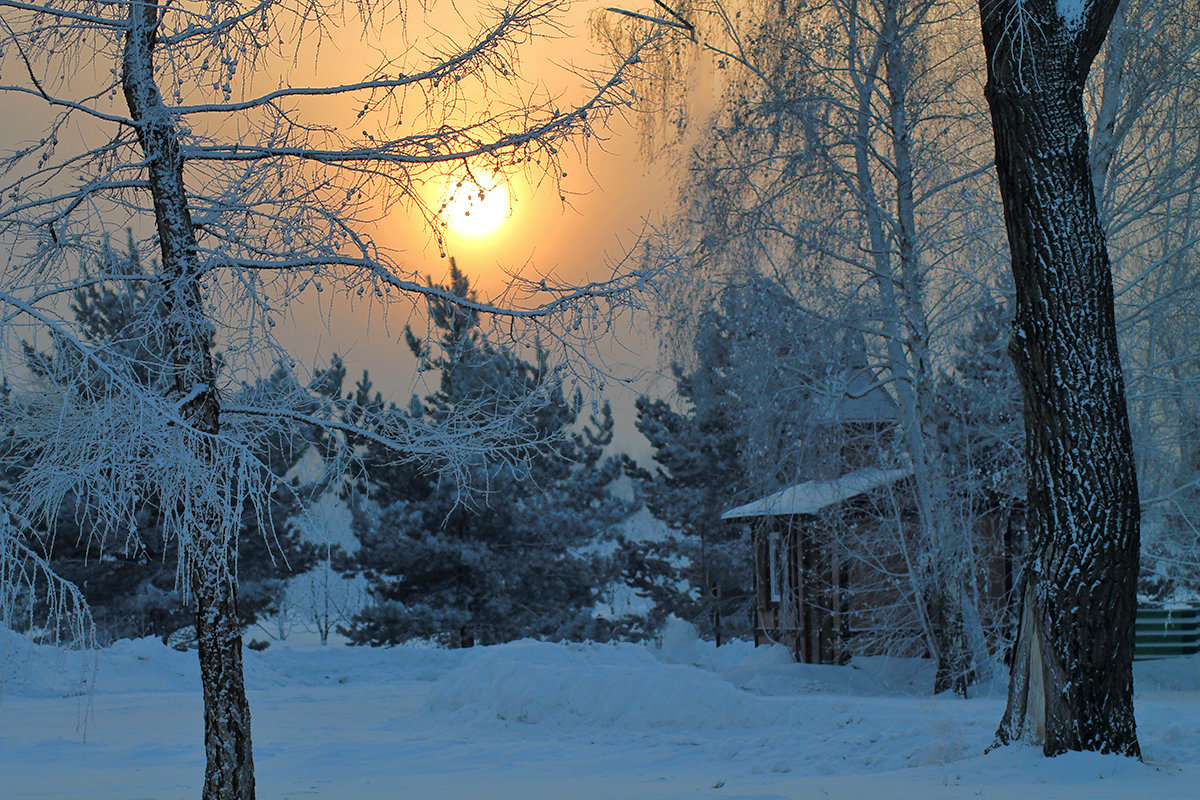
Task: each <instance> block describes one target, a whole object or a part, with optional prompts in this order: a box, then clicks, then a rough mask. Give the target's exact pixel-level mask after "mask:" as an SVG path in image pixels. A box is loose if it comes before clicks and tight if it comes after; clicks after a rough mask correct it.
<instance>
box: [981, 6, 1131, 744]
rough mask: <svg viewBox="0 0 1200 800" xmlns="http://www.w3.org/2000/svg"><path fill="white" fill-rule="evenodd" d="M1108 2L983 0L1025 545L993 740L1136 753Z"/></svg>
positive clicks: (1127, 456)
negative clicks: (1103, 63)
mask: <svg viewBox="0 0 1200 800" xmlns="http://www.w3.org/2000/svg"><path fill="white" fill-rule="evenodd" d="M1116 5H1117V0H1089V2H1087V3H1086V4H1085V5H1084V7H1083V9H1082V10H1081V11H1080V14H1079V16H1078V18H1077V19H1069V20H1068V19H1064V18H1063V17H1062V16H1060V13H1059V8H1058V6H1057V5H1056V3H1055V0H1000V1H999V2H993V0H987V2H981V3H980V11H981V17H982V27H983V40H984V45H985V50H986V54H987V68H988V83H987V89H986V92H987V99H988V102H989V104H990V106H991V111H992V125H993V128H994V131H995V136H996V170H997V173H998V175H999V179H1000V190H1001V196H1002V197H1003V200H1004V216H1005V223H1006V225H1007V228H1008V238H1009V244H1010V247H1011V250H1012V269H1013V277H1014V281H1015V284H1016V291H1017V303H1016V319H1015V320H1014V323H1013V334H1012V340H1011V342H1010V346H1009V349H1010V354H1011V355H1012V357H1013V360H1014V362H1015V363H1016V368H1017V373H1018V375H1019V377H1020V379H1021V386H1022V393H1023V397H1024V406H1025V435H1026V444H1025V458H1026V470H1027V480H1028V520H1027V522H1028V531H1029V538H1030V556H1029V563H1028V565H1027V569H1028V582H1027V584H1026V588H1025V590H1024V592H1023V604H1022V610H1021V615H1020V619H1021V622H1020V628H1019V632H1018V639H1017V645H1016V649H1015V651H1014V659H1013V668H1012V681H1011V684H1010V687H1009V703H1008V709H1007V711H1006V712H1005V716H1004V720H1003V721H1002V723H1001V726H1000V730H999V732H998V733H997V740H998V741H999V742H1000V743H1006V742H1009V741H1012V740H1015V739H1024V740H1031V741H1040V742H1041V743H1042V744H1043V747H1044V750H1045V752H1046V754H1047V755H1054V754H1056V753H1060V752H1064V751H1067V750H1098V751H1101V752H1115V753H1122V754H1127V755H1137V754H1138V742H1137V736H1136V731H1135V726H1134V715H1133V677H1132V665H1133V625H1134V615H1135V612H1136V596H1135V583H1136V579H1137V569H1138V526H1139V509H1138V490H1137V478H1136V475H1135V471H1134V461H1133V450H1132V444H1131V440H1130V434H1129V421H1128V417H1127V412H1126V406H1125V389H1124V381H1123V378H1122V374H1121V365H1120V361H1119V359H1118V354H1117V338H1116V326H1115V323H1114V315H1113V293H1112V275H1111V269H1110V263H1109V258H1108V252H1107V249H1106V247H1105V241H1104V232H1103V229H1102V227H1101V224H1100V220H1099V217H1098V215H1097V210H1096V203H1095V197H1094V193H1093V190H1092V176H1091V170H1090V168H1089V162H1088V125H1087V122H1086V120H1085V117H1084V111H1083V102H1082V99H1083V89H1084V81H1085V79H1086V77H1087V73H1088V70H1089V69H1090V67H1091V64H1092V61H1093V60H1094V58H1095V56H1096V54H1097V52H1098V51H1099V49H1100V46H1101V44H1103V41H1104V36H1105V32H1106V30H1107V28H1108V25H1109V23H1110V22H1111V20H1112V17H1113V14H1114V12H1115V10H1116Z"/></svg>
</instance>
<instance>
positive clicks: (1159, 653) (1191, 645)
mask: <svg viewBox="0 0 1200 800" xmlns="http://www.w3.org/2000/svg"><path fill="white" fill-rule="evenodd" d="M1192 653H1200V606H1196V605H1192V606H1183V607H1180V608H1139V609H1138V612H1137V638H1136V646H1135V647H1134V650H1133V657H1134V660H1136V661H1143V660H1146V659H1150V658H1168V657H1170V656H1186V655H1191V654H1192Z"/></svg>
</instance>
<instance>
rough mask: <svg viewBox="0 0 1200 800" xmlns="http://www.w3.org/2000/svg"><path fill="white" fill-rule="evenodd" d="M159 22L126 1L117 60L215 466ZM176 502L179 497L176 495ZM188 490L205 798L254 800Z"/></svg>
mask: <svg viewBox="0 0 1200 800" xmlns="http://www.w3.org/2000/svg"><path fill="white" fill-rule="evenodd" d="M158 23H159V6H158V3H157V2H149V1H145V0H134V2H133V3H132V4H131V6H130V9H129V27H128V31H127V33H126V37H125V50H124V55H123V61H122V88H123V90H124V94H125V100H126V102H127V104H128V106H129V110H130V113H131V117H132V119H133V120H134V122H135V124H136V125H137V135H138V141H139V143H140V145H141V148H142V152H143V154H144V155H145V157H146V165H147V173H148V179H149V185H150V192H151V195H152V198H153V202H154V216H155V224H156V226H157V231H158V238H159V243H160V247H161V256H162V264H161V267H160V270H161V272H160V277H161V279H162V282H163V288H164V291H165V296H166V303H165V305H166V319H167V328H168V330H167V339H168V345H169V351H168V354H167V357H168V359H169V360H170V362H171V364H172V366H173V368H174V371H175V376H174V387H173V394H174V395H175V397H176V399H177V400H178V401H179V404H180V411H181V413H182V415H183V417H184V418H185V419H186V420H187V421H188V422H189V423H190V425H191V429H192V432H191V436H190V438H189V441H188V446H189V447H190V448H192V450H193V455H194V456H195V459H196V461H197V462H198V463H200V464H204V465H207V466H208V468H211V469H221V468H222V466H221V465H220V464H219V463H217V459H216V458H215V456H214V453H213V449H212V438H211V437H212V436H214V435H215V434H217V433H218V431H219V428H220V399H219V397H218V394H217V388H216V367H215V364H214V362H213V358H212V353H211V351H210V348H209V328H210V325H209V323H208V319H207V317H206V315H205V310H204V306H203V299H202V296H201V291H200V275H201V268H200V264H199V263H198V259H197V246H196V236H195V230H194V228H193V225H192V219H191V213H190V210H189V204H188V198H187V193H186V190H185V187H184V182H183V158H182V155H181V153H180V146H179V143H180V140H179V133H178V131H177V129H176V127H175V123H174V121H173V119H172V117H171V115H170V114H169V112H168V110H167V108H166V107H165V105H164V104H163V101H162V96H161V93H160V91H159V88H158V85H157V83H156V82H155V76H154V60H153V55H154V48H155V44H156V37H157V29H158ZM183 502H187V500H184V501H183ZM207 502H208V501H205V500H202V499H200V498H197V499H196V507H194V508H189V509H188V514H187V515H186V516H188V517H190V518H191V519H192V520H194V522H193V524H194V525H195V526H196V530H194V531H192V532H191V536H190V541H191V546H190V552H189V553H187V554H186V555H187V559H188V562H187V563H188V572H189V579H190V587H191V591H192V595H193V601H194V603H195V605H196V635H197V640H198V642H199V650H200V679H201V682H202V683H203V686H204V744H205V754H206V758H207V765H206V768H205V777H204V793H203V798H204V800H253V798H254V760H253V757H252V754H251V746H250V706H249V703H248V702H247V700H246V690H245V685H244V682H243V676H242V638H241V633H240V631H239V629H238V617H237V586H236V583H235V579H234V577H233V576H234V575H235V570H234V569H233V568H232V567H233V559H234V557H235V553H234V547H235V539H234V536H233V535H232V533H235V531H234V532H231V531H228V530H225V527H227V526H223V525H222V524H221V518H222V514H221V511H220V510H219V509H212V508H207V507H206V506H205V504H206V503H207Z"/></svg>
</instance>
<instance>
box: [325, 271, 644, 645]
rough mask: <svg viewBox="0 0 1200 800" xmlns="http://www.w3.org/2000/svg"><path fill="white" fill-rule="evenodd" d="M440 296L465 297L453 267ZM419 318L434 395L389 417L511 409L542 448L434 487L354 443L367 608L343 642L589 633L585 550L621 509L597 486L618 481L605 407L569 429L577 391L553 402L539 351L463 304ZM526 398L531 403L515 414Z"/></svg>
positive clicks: (463, 641)
mask: <svg viewBox="0 0 1200 800" xmlns="http://www.w3.org/2000/svg"><path fill="white" fill-rule="evenodd" d="M445 289H446V290H447V291H448V292H450V293H452V294H454V295H457V296H459V297H473V293H472V291H471V289H470V285H469V281H468V279H467V277H466V276H465V275H464V274H463V273H462V272H461V271H459V270H458V268H457V265H454V264H453V262H452V268H451V281H450V285H449V286H447V287H445ZM430 319H431V321H432V324H433V328H432V330H433V331H434V332H436V334H437V335H438V338H437V340H436V341H426V340H421V339H419V338H418V337H417V336H415V335H414V334H413V333H412V331H411V330H409V331H407V332H406V333H407V339H408V342H409V345H410V347H411V349H412V351H413V353H414V354H415V355H416V356H417V358H418V359H419V360H420V361H421V363H422V365H423V367H424V368H426V369H433V370H437V371H438V372H439V373H440V381H439V387H438V390H437V391H436V392H434V393H433V394H431V395H430V396H428V397H426V398H425V399H424V400H423V401H418V400H417V399H415V398H414V400H413V402H412V403H411V404H410V407H409V408H408V409H406V410H401V409H398V408H392V409H390V413H392V414H408V415H411V416H413V417H417V418H419V417H422V416H424V417H429V418H432V419H433V420H436V421H446V420H453V419H462V418H469V417H470V416H471V415H472V414H473V413H475V412H476V411H477V410H479V409H481V408H485V407H486V408H487V409H488V410H489V412H495V411H497V410H504V411H506V412H516V413H520V415H521V420H522V422H521V425H520V426H519V428H518V430H517V431H516V435H517V436H520V437H523V438H525V439H526V440H529V441H532V440H541V441H545V442H547V443H548V446H547V447H546V448H544V449H543V450H541V451H540V453H539V455H537V456H535V457H532V458H530V459H528V460H527V461H526V462H524V463H506V462H500V463H490V464H489V463H484V462H483V461H482V460H481V461H479V462H477V463H475V464H473V465H472V466H471V467H470V468H469V470H468V472H469V474H466V475H463V476H460V477H443V478H442V479H441V480H440V481H434V480H431V479H430V478H428V477H423V476H421V475H419V474H417V473H416V472H415V470H413V469H412V468H410V467H408V466H406V465H404V464H401V463H394V462H395V459H394V457H392V456H388V455H386V454H383V453H379V454H376V453H374V452H372V451H371V447H370V444H369V443H367V444H365V446H364V452H363V462H364V464H366V465H367V469H366V471H365V472H366V473H367V474H369V475H370V476H371V478H370V481H369V482H367V481H365V480H363V481H360V482H359V484H358V486H357V487H356V491H355V493H354V496H353V498H352V509H353V512H354V522H353V525H354V532H355V535H356V536H357V537H358V540H359V542H360V544H361V547H360V550H359V551H358V553H357V554H356V557H355V562H354V565H353V566H354V568H355V569H358V570H361V571H362V572H363V574H365V575H366V577H367V580H368V583H369V586H370V594H371V603H370V604H369V605H368V607H367V608H366V609H365V610H364V611H363V612H362V613H361V614H360V615H358V617H357V618H356V619H355V621H354V622H353V624H352V625H351V626H350V627H349V629H348V630H347V634H348V635H349V636H350V638H351V639H352V640H353V641H355V642H358V643H370V644H383V643H394V642H401V641H405V640H407V639H411V638H430V639H434V640H437V641H440V642H442V643H445V644H451V645H455V644H458V645H469V644H472V643H475V642H481V643H494V642H501V641H507V640H511V639H515V638H519V637H522V636H537V637H547V638H583V637H589V636H594V635H596V634H597V633H598V632H599V628H598V626H597V623H596V620H594V619H593V608H594V607H595V605H596V603H597V601H598V600H599V599H600V598H601V593H602V590H603V588H604V586H605V584H606V582H607V580H608V567H607V564H608V559H606V558H605V557H603V556H602V555H601V553H600V551H599V548H598V546H599V545H600V544H601V542H602V541H603V540H604V537H605V535H606V534H607V532H608V530H609V529H610V528H611V527H612V526H613V525H614V524H615V523H617V522H618V521H620V520H621V519H623V518H624V517H625V516H627V515H628V514H629V512H630V510H631V509H630V507H629V504H627V503H625V502H624V501H622V500H620V499H618V498H617V497H615V496H614V495H612V494H611V493H610V492H609V491H608V486H609V484H611V483H612V481H613V480H615V479H616V478H617V477H618V475H619V463H618V462H617V460H616V459H614V458H609V457H605V456H604V454H603V451H604V448H605V447H606V446H607V445H608V444H609V443H610V442H611V440H612V431H613V419H612V414H611V412H610V410H609V409H608V407H607V405H604V406H602V407H597V408H596V409H595V411H594V413H592V414H591V415H590V417H589V418H588V419H587V423H586V424H581V416H582V414H583V402H582V398H581V396H580V394H579V393H578V392H576V393H575V394H573V395H568V394H567V393H566V391H565V390H564V388H563V385H562V380H561V377H560V376H559V375H558V374H557V373H556V372H555V371H554V370H552V369H551V368H550V367H549V366H548V365H547V364H546V361H545V357H544V354H543V353H541V352H540V351H539V352H538V353H536V361H535V363H531V362H529V361H526V360H524V359H523V358H521V357H520V356H519V355H517V354H516V353H515V352H513V351H512V350H511V349H509V348H506V347H501V346H497V345H495V344H493V343H491V342H489V341H487V339H486V338H485V337H483V336H482V334H481V333H480V331H479V328H478V324H477V323H478V319H477V316H476V315H475V313H473V312H472V311H470V310H469V309H464V308H462V307H461V306H456V305H452V304H450V303H443V302H439V301H437V300H434V301H431V304H430ZM430 338H431V339H432V337H430ZM356 392H357V393H358V394H359V395H361V396H362V397H360V402H361V401H362V399H363V397H365V396H368V395H369V392H370V383H369V380H368V379H367V378H366V377H365V376H364V379H363V381H362V382H361V383H360V384H359V386H358V387H357V389H356ZM531 393H534V394H536V395H537V396H540V398H541V400H542V402H541V403H538V404H536V405H529V406H528V407H525V408H522V407H523V405H524V404H526V403H528V402H529V401H528V397H529V396H530V394H531ZM375 402H376V403H379V402H380V400H379V399H378V397H376V399H375Z"/></svg>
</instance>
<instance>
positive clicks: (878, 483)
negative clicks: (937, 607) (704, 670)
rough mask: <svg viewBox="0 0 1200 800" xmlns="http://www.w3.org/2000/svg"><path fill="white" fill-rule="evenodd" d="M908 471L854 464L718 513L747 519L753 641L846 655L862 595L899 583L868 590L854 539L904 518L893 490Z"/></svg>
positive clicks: (823, 660) (821, 656)
mask: <svg viewBox="0 0 1200 800" xmlns="http://www.w3.org/2000/svg"><path fill="white" fill-rule="evenodd" d="M911 474H912V472H911V470H907V469H894V470H880V469H874V468H865V469H860V470H855V471H853V472H849V473H847V474H845V475H843V476H841V477H840V478H837V479H835V480H830V481H808V482H805V483H801V484H797V485H795V486H789V487H788V488H786V489H784V490H782V491H779V492H776V493H774V494H772V495H769V496H767V497H764V498H761V499H759V500H755V501H754V502H752V503H747V504H745V505H742V506H738V507H737V508H731V509H729V510H728V511H726V512H725V513H723V514H722V515H721V517H722V519H725V520H729V521H734V522H736V523H739V524H744V525H746V526H747V527H749V529H750V534H751V536H752V537H753V538H752V541H753V543H754V564H755V580H754V595H755V609H754V642H755V644H763V643H766V642H778V643H781V644H784V645H786V646H787V647H788V648H789V649H790V650H791V651H792V652H793V654H794V655H795V657H796V660H798V661H803V662H806V663H815V664H843V663H845V662H846V661H847V660H849V658H850V655H851V653H852V652H855V648H854V646H853V644H852V641H851V640H852V638H853V637H854V634H855V632H856V629H861V628H862V626H863V625H866V624H869V621H868V620H867V619H866V618H865V617H866V616H869V615H865V614H864V613H863V612H864V611H866V610H867V609H866V606H867V604H869V602H870V601H869V599H868V597H867V595H868V594H881V595H883V596H887V595H888V594H894V593H895V591H896V590H897V589H898V588H899V587H892V586H888V585H884V586H882V587H876V588H875V590H874V591H873V592H869V591H868V586H869V583H870V582H869V581H867V580H866V578H867V576H868V575H869V574H870V573H871V571H872V570H871V569H869V568H866V567H867V566H868V565H864V564H862V563H857V562H858V561H860V560H861V555H860V553H859V552H858V551H859V548H857V547H855V546H854V543H855V542H857V541H859V540H862V539H865V538H868V537H870V538H880V537H879V536H878V535H877V534H878V531H877V530H874V529H877V528H878V527H879V526H880V525H881V524H885V525H886V524H889V523H895V524H897V525H901V526H904V525H907V524H908V522H909V521H908V520H907V519H906V517H907V513H906V511H905V510H904V507H905V506H906V505H907V504H906V503H904V502H903V500H901V499H899V498H898V493H899V494H900V495H902V494H903V493H904V492H906V491H907V482H908V479H909V477H910V476H911ZM872 549H875V550H878V549H879V548H878V547H874V548H872ZM852 554H854V555H853V556H852ZM889 560H890V559H889ZM885 583H886V582H885ZM889 602H890V601H889Z"/></svg>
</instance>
